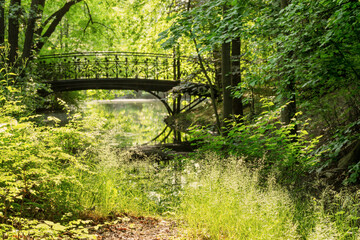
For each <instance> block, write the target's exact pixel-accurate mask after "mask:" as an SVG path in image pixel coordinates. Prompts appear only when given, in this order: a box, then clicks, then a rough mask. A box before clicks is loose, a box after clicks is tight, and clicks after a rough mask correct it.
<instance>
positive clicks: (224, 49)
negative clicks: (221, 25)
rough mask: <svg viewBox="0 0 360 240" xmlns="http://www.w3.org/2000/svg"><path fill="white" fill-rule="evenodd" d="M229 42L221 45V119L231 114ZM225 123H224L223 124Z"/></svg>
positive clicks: (227, 117)
mask: <svg viewBox="0 0 360 240" xmlns="http://www.w3.org/2000/svg"><path fill="white" fill-rule="evenodd" d="M226 10H227V6H224V8H223V14H224V15H225V14H226ZM230 57H231V56H230V42H224V43H223V44H222V46H221V71H222V72H221V78H222V88H223V120H226V119H230V117H231V114H232V98H231V89H230V87H231V59H230ZM224 125H226V124H224Z"/></svg>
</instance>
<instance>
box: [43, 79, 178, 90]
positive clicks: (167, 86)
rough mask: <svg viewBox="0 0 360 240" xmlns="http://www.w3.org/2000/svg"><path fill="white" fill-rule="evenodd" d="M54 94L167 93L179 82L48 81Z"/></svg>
mask: <svg viewBox="0 0 360 240" xmlns="http://www.w3.org/2000/svg"><path fill="white" fill-rule="evenodd" d="M48 83H49V84H50V85H51V88H52V90H53V91H54V92H62V91H77V90H87V89H119V90H144V91H158V92H167V91H169V90H171V89H172V88H173V87H175V86H178V85H179V84H180V81H168V80H161V81H159V80H154V79H134V78H102V79H97V78H92V79H74V80H57V81H49V82H48Z"/></svg>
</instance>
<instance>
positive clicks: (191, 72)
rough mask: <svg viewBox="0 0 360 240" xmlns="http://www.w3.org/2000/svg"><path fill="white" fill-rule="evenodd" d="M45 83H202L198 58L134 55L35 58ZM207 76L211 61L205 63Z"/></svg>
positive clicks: (92, 54)
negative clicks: (82, 80) (123, 81)
mask: <svg viewBox="0 0 360 240" xmlns="http://www.w3.org/2000/svg"><path fill="white" fill-rule="evenodd" d="M32 62H33V66H34V67H35V72H36V73H37V74H39V75H40V77H41V78H42V79H43V80H45V81H54V80H67V79H102V78H119V79H136V78H137V79H153V80H182V81H196V82H204V79H205V77H204V74H203V72H202V71H201V69H200V66H199V62H198V59H197V58H193V57H180V56H176V55H175V54H173V55H167V54H151V53H134V52H83V53H66V54H55V55H43V56H41V57H39V58H37V59H34V60H33V61H32ZM205 64H206V66H207V68H208V69H210V71H209V72H210V73H211V72H212V70H211V69H212V67H211V65H212V64H211V62H210V61H206V62H205Z"/></svg>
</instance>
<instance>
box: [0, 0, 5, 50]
mask: <svg viewBox="0 0 360 240" xmlns="http://www.w3.org/2000/svg"><path fill="white" fill-rule="evenodd" d="M4 42H5V0H0V45H4Z"/></svg>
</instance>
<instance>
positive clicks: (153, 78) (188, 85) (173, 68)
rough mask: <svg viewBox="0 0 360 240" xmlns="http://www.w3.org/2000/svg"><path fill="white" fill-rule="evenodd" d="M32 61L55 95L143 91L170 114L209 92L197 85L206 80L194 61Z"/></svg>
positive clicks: (71, 56) (116, 56)
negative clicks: (74, 92) (91, 91)
mask: <svg viewBox="0 0 360 240" xmlns="http://www.w3.org/2000/svg"><path fill="white" fill-rule="evenodd" d="M31 62H32V68H33V71H34V73H36V74H38V75H40V78H41V79H43V81H44V82H45V83H47V84H49V86H50V88H51V89H52V91H53V92H63V91H78V90H88V89H108V90H112V89H114V90H136V91H141V90H142V91H146V92H149V93H150V94H152V95H153V96H155V97H156V98H158V99H159V100H160V101H161V102H163V104H164V105H165V107H166V109H167V111H168V112H169V114H170V115H173V114H176V113H180V112H182V111H186V110H190V109H192V108H194V107H195V106H197V105H198V104H199V103H201V102H202V101H204V100H205V99H206V98H207V97H209V96H210V94H209V92H210V91H209V87H208V86H207V85H205V84H200V83H199V82H202V81H204V79H205V76H204V75H203V74H204V73H203V71H202V70H201V68H200V65H199V61H198V59H197V58H194V57H184V56H180V55H176V54H172V55H168V54H153V53H135V52H77V53H64V54H53V55H42V56H40V57H38V58H37V59H33V60H32V61H31ZM204 64H205V66H206V68H207V69H208V70H209V72H210V73H213V72H214V71H212V69H213V64H211V62H210V61H205V62H204ZM160 93H163V94H160ZM164 96H165V97H164ZM169 96H171V97H169ZM170 99H171V101H169V100H170ZM184 100H185V101H184ZM169 102H172V104H169ZM184 102H185V103H186V104H184Z"/></svg>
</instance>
